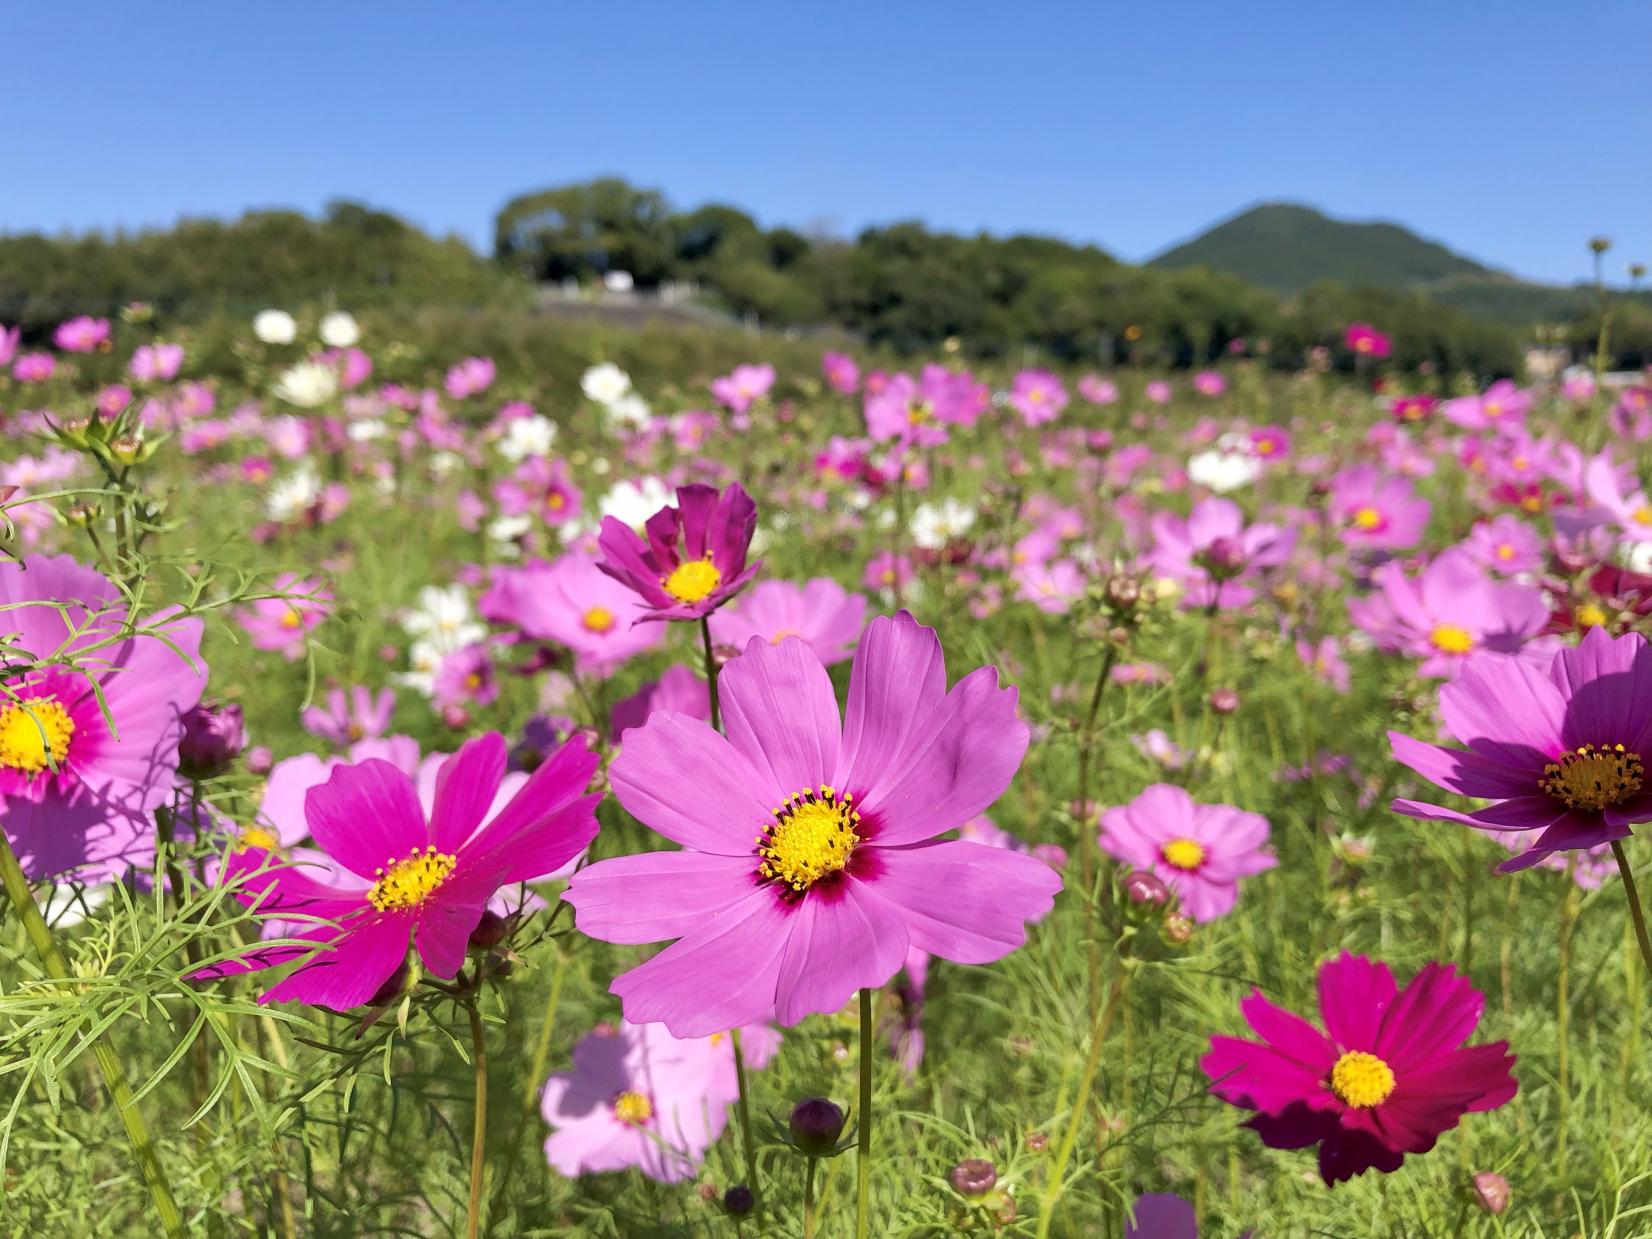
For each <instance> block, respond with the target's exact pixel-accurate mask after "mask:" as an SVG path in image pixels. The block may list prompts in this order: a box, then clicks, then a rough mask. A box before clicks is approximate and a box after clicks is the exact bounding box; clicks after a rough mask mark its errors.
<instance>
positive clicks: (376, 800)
mask: <svg viewBox="0 0 1652 1239" xmlns="http://www.w3.org/2000/svg"><path fill="white" fill-rule="evenodd" d="M304 817H305V820H306V821H308V822H309V824H310V834H311V836H312V837H313V838H314V839H315V841H316V845H317V846H318V847H320V848H321V850H322V851H323V852H326V853H327V855H329V856H331V857H332V858H333V859H334V860H336V861H338V863H339V864H341V865H343V866H344V867H345V868H346V869H348V870H349V871H350V872H351V873H354V874H356V875H358V876H360V877H363V878H368V879H372V878H373V877H375V876H376V875H375V871H376V870H382V869H383V868H384V867H385V866H387V865H389V864H390V863H391V862H392V861H395V860H400V859H401V858H402V857H404V856H406V855H408V854H409V853H410V852H412V851H414V850H415V849H417V848H423V847H425V846H426V843H427V840H428V838H429V835H428V833H427V831H426V828H425V820H424V810H423V809H421V808H420V807H419V793H418V792H417V791H416V790H415V789H414V787H413V780H412V779H411V778H409V777H408V776H407V775H406V774H404V773H402V772H401V771H400V770H398V769H396V767H394V766H392V765H391V764H390V763H389V762H387V761H382V760H380V759H379V758H377V757H370V758H368V759H367V760H366V761H364V762H362V763H360V764H359V765H355V766H338V767H336V768H335V769H334V770H333V773H332V774H331V775H330V776H328V779H327V781H326V782H325V783H322V784H319V785H318V786H316V787H312V788H311V789H310V790H309V791H308V792H306V793H305V795H304Z"/></svg>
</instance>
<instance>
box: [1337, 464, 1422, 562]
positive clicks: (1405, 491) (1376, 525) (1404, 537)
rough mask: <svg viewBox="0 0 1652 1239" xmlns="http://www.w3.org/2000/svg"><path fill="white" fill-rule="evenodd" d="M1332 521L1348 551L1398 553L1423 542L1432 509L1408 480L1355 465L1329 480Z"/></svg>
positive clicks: (1373, 466) (1370, 467)
mask: <svg viewBox="0 0 1652 1239" xmlns="http://www.w3.org/2000/svg"><path fill="white" fill-rule="evenodd" d="M1328 507H1329V511H1330V515H1331V520H1332V522H1333V523H1334V524H1336V525H1337V526H1338V527H1340V529H1341V531H1342V541H1343V543H1344V544H1345V545H1347V546H1351V547H1356V548H1358V547H1365V548H1368V549H1370V550H1385V551H1397V550H1404V549H1405V548H1407V547H1411V546H1416V545H1417V543H1418V542H1420V541H1421V540H1422V536H1423V530H1424V529H1425V528H1427V526H1428V516H1429V513H1430V512H1431V511H1432V509H1431V508H1430V507H1429V503H1428V500H1426V499H1419V498H1418V497H1417V493H1416V490H1415V488H1414V487H1413V486H1412V485H1411V481H1410V479H1408V478H1404V477H1399V476H1391V475H1387V474H1384V473H1381V472H1380V471H1379V470H1378V469H1377V468H1376V466H1375V465H1355V466H1353V467H1352V468H1350V469H1344V470H1343V471H1342V472H1341V473H1339V474H1337V475H1336V476H1335V477H1334V478H1332V479H1331V495H1330V500H1329V503H1328Z"/></svg>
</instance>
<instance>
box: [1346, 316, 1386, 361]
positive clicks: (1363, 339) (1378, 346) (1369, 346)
mask: <svg viewBox="0 0 1652 1239" xmlns="http://www.w3.org/2000/svg"><path fill="white" fill-rule="evenodd" d="M1342 340H1343V343H1344V344H1346V345H1347V346H1348V347H1349V349H1351V350H1352V351H1353V352H1354V353H1356V354H1357V355H1359V356H1361V357H1369V358H1371V359H1372V360H1373V361H1381V360H1382V359H1383V358H1384V357H1387V356H1388V355H1389V354H1390V353H1392V352H1393V351H1394V344H1393V341H1391V340H1390V339H1389V338H1388V337H1387V336H1385V335H1384V334H1383V333H1382V332H1380V331H1378V330H1377V329H1376V328H1375V327H1373V326H1371V324H1370V323H1349V324H1348V328H1347V330H1346V331H1344V332H1343V333H1342Z"/></svg>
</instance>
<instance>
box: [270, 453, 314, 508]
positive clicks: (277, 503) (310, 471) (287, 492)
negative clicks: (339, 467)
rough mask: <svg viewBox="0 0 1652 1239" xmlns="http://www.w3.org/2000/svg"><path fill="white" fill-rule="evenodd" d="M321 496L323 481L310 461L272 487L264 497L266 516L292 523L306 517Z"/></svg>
mask: <svg viewBox="0 0 1652 1239" xmlns="http://www.w3.org/2000/svg"><path fill="white" fill-rule="evenodd" d="M320 495H321V479H320V478H318V477H317V476H316V472H315V467H314V466H313V465H311V464H310V463H309V462H308V461H306V462H305V463H304V464H302V465H300V466H299V467H298V468H297V469H296V470H294V471H293V472H292V473H289V474H288V475H287V476H286V477H284V478H282V479H281V480H280V481H278V482H276V483H275V484H274V485H273V486H271V487H270V493H269V494H267V495H265V496H264V515H266V516H268V517H269V518H270V519H271V520H272V521H282V522H285V521H290V520H295V519H297V518H298V517H300V516H302V515H304V513H306V512H308V511H309V510H310V507H311V505H313V504H314V503H315V501H316V500H317V499H318V498H319V497H320Z"/></svg>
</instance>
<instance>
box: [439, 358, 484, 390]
mask: <svg viewBox="0 0 1652 1239" xmlns="http://www.w3.org/2000/svg"><path fill="white" fill-rule="evenodd" d="M496 373H497V370H496V368H495V367H494V364H493V358H491V357H467V358H465V359H464V360H463V361H460V362H455V363H454V364H453V366H451V367H450V368H449V369H448V372H447V377H446V379H444V380H443V383H442V387H443V389H444V390H445V391H446V392H447V394H448V395H449V396H451V397H453V399H455V400H464V399H465V398H467V397H469V396H479V395H481V394H482V393H483V392H485V391H487V389H488V388H490V387H492V386H493V379H494V375H495V374H496Z"/></svg>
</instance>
